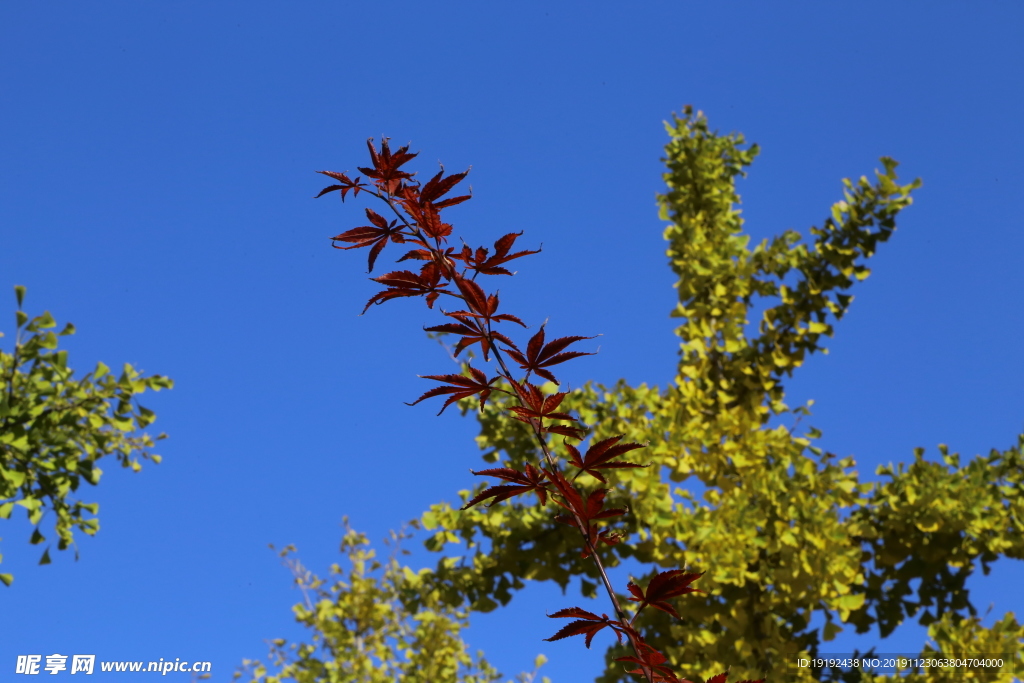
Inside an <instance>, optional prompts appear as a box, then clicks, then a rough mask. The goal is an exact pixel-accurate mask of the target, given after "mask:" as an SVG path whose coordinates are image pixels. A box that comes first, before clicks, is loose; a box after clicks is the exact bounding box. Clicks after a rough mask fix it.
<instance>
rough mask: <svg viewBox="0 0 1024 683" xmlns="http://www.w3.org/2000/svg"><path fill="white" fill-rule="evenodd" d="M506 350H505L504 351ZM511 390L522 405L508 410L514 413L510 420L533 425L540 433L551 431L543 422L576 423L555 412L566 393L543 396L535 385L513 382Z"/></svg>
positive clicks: (568, 417)
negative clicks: (567, 421)
mask: <svg viewBox="0 0 1024 683" xmlns="http://www.w3.org/2000/svg"><path fill="white" fill-rule="evenodd" d="M506 350H507V349H506ZM512 388H513V389H514V390H515V392H516V396H517V397H518V398H519V402H520V403H521V404H522V405H518V406H511V407H510V408H509V410H511V411H512V412H513V413H515V414H514V415H513V416H512V419H514V420H519V421H520V422H525V423H526V424H529V425H535V426H536V427H537V429H538V431H540V432H541V433H543V432H546V431H553V429H552V428H551V427H545V426H544V420H569V421H572V422H577V420H576V418H575V417H573V416H572V415H570V414H568V413H561V412H557V408H558V406H560V405H561V404H562V400H563V399H565V397H566V396H568V395H569V394H568V392H564V391H563V392H561V393H557V394H551V395H545V394H544V392H543V391H541V390H540V387H538V386H537V385H535V384H530V383H529V382H524V383H522V384H520V383H519V382H516V381H513V382H512Z"/></svg>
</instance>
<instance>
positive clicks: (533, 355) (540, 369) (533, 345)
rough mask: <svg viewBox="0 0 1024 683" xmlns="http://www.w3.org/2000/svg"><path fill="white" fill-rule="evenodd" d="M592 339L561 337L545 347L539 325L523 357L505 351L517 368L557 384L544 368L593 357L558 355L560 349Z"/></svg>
mask: <svg viewBox="0 0 1024 683" xmlns="http://www.w3.org/2000/svg"><path fill="white" fill-rule="evenodd" d="M593 338H594V337H561V338H560V339H555V340H554V341H552V342H550V343H548V344H547V345H545V344H544V326H543V325H541V326H540V329H539V330H537V334H535V335H533V337H531V338H530V341H529V343H528V344H527V345H526V355H525V356H524V355H523V354H522V353H520V352H519V351H518V350H516V349H505V351H507V352H508V355H509V356H511V357H512V359H513V360H514V361H515V362H517V363H519V367H521V368H522V369H524V370H526V371H527V372H533V373H536V374H538V375H540V376H541V377H543V378H544V379H546V380H548V381H550V382H554V383H555V384H558V380H557V379H555V376H554V375H552V374H551V372H550V371H548V370H545V369H544V368H547V367H550V366H552V365H558V364H559V363H564V362H565V361H567V360H571V359H573V358H578V357H580V356H593V355H594V354H592V353H583V352H580V351H566V352H565V353H560V352H561V351H562V349H564V348H565V347H567V346H569V344H573V343H575V342H578V341H581V340H583V339H593Z"/></svg>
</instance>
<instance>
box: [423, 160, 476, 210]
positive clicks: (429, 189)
mask: <svg viewBox="0 0 1024 683" xmlns="http://www.w3.org/2000/svg"><path fill="white" fill-rule="evenodd" d="M467 175H469V169H466V171H464V172H463V173H454V174H452V175H450V176H448V177H447V178H444V177H443V176H444V166H441V170H440V171H438V173H437V175H435V176H434V177H433V178H431V179H430V180H428V181H427V184H426V185H424V186H423V188H422V189H420V191H419V201H420V203H421V204H423V203H427V202H430V203H431V204H433V205H434V207H435V208H437V209H444V208H446V207H449V206H455V205H456V204H461V203H462V202H464V201H466V200H467V199H471V198H472V196H471V195H468V194H467V195H462V196H461V197H451V198H449V199H445V200H442V201H440V202H439V201H437V200H438V199H440V198H441V197H443V196H445V195H446V194H448V192H450V191H451V189H452V188H453V187H455V186H456V185H458V184H459V183H461V182H462V179H463V178H465V177H466V176H467Z"/></svg>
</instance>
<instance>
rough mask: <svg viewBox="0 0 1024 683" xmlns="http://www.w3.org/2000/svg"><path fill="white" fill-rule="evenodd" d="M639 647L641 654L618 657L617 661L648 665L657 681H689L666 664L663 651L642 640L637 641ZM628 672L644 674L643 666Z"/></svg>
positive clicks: (677, 682) (678, 682)
mask: <svg viewBox="0 0 1024 683" xmlns="http://www.w3.org/2000/svg"><path fill="white" fill-rule="evenodd" d="M637 649H639V651H640V656H639V657H635V656H629V657H618V658H617V659H616V660H615V661H617V662H633V663H634V664H639V665H641V667H644V666H646V667H647V668H648V669H650V670H651V671H652V672H653V674H654V680H655V681H666V682H668V683H689V682H688V681H680V680H679V677H677V676H676V675H675V673H674V672H673V671H672V669H670V668H668V667H667V666H665V662H666V661H668V658H667V657H666V656H665V655H663V654H662V653H660V652H658V651H657V650H655V649H654V648H653V647H651V646H650V645H648V644H647V643H645V642H643V641H642V640H638V641H637ZM626 673H631V674H643V673H644V670H643V668H639V669H633V670H632V671H627V672H626Z"/></svg>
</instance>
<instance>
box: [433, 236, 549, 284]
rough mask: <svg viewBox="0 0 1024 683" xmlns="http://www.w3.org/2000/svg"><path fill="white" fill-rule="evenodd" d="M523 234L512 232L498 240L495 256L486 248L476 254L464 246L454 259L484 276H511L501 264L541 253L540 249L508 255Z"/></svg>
mask: <svg viewBox="0 0 1024 683" xmlns="http://www.w3.org/2000/svg"><path fill="white" fill-rule="evenodd" d="M522 234H523V233H521V232H510V233H509V234H507V235H505V236H504V237H501V238H500V239H498V241H497V242H495V243H494V256H488V255H487V254H488V250H487V249H486V248H485V247H478V248H477V249H476V251H475V252H474V251H473V250H472V249H470V248H469V245H464V246H463V247H462V253H461V254H459V255H457V256H453V257H452V258H457V259H460V260H461V261H462V262H463V263H465V264H466V267H467V268H469V269H471V270H475V271H476V272H478V273H482V274H484V275H511V274H512V273H511V272H510V271H509V270H508V269H507V268H502V267H501V264H503V263H507V262H509V261H511V260H512V259H517V258H519V257H521V256H527V255H529V254H539V253H540V249H537V250H536V251H529V250H527V251H517V252H516V253H514V254H509V253H508V252H509V249H511V248H512V243H513V242H515V241H516V238H517V237H519V236H520V235H522Z"/></svg>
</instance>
